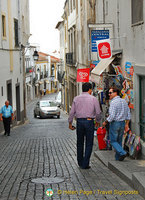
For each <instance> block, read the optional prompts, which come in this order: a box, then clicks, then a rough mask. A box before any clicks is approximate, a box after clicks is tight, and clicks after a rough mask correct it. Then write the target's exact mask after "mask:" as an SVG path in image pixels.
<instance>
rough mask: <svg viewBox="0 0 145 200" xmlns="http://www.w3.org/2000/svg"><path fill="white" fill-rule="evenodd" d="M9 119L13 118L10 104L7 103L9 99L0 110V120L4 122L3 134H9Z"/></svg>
mask: <svg viewBox="0 0 145 200" xmlns="http://www.w3.org/2000/svg"><path fill="white" fill-rule="evenodd" d="M11 119H12V120H13V119H14V114H13V109H12V106H10V105H9V101H6V102H5V105H4V106H3V107H2V108H1V110H0V121H3V124H4V130H5V133H4V135H6V134H7V135H8V136H10V123H11Z"/></svg>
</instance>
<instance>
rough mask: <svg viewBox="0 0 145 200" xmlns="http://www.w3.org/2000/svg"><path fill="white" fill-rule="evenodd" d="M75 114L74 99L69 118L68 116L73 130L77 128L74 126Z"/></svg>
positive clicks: (70, 127)
mask: <svg viewBox="0 0 145 200" xmlns="http://www.w3.org/2000/svg"><path fill="white" fill-rule="evenodd" d="M74 116H75V103H74V101H73V103H72V107H71V111H70V114H69V118H68V122H69V129H71V130H74V129H75V127H73V126H72V122H73V118H74Z"/></svg>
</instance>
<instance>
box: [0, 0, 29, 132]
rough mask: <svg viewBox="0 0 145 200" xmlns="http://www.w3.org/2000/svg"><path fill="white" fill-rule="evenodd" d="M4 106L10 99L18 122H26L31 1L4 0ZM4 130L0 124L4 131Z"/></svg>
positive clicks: (0, 98) (0, 91) (0, 9)
mask: <svg viewBox="0 0 145 200" xmlns="http://www.w3.org/2000/svg"><path fill="white" fill-rule="evenodd" d="M0 17H1V20H0V27H2V29H0V41H1V42H0V61H1V63H0V69H1V73H0V107H2V106H3V105H4V103H5V101H6V100H9V101H10V104H11V105H12V107H13V110H14V114H15V122H13V124H17V122H22V121H24V117H25V114H26V113H25V105H24V104H25V101H24V87H23V85H24V77H23V70H24V46H25V45H26V43H27V41H28V39H29V36H30V32H29V31H30V30H29V1H28V0H13V2H12V1H4V0H0ZM2 129H3V126H2V123H0V130H2Z"/></svg>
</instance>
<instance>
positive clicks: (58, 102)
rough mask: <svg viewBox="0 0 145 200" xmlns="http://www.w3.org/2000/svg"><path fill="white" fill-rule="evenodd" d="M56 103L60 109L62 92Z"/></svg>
mask: <svg viewBox="0 0 145 200" xmlns="http://www.w3.org/2000/svg"><path fill="white" fill-rule="evenodd" d="M55 101H56V103H57V105H58V106H59V107H60V106H61V92H59V93H58V95H57V96H56V98H55Z"/></svg>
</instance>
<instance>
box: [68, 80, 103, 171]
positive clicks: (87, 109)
mask: <svg viewBox="0 0 145 200" xmlns="http://www.w3.org/2000/svg"><path fill="white" fill-rule="evenodd" d="M82 91H83V92H82V93H81V94H80V95H79V96H76V97H75V98H74V99H73V103H72V108H71V111H70V115H69V118H68V122H69V129H71V130H74V129H75V128H74V127H73V126H72V122H73V117H76V118H77V127H76V134H77V161H78V165H79V166H80V167H81V168H82V169H89V168H90V166H89V162H90V157H91V153H92V148H93V141H94V119H95V118H96V122H99V121H100V120H101V110H100V105H99V102H98V100H97V99H96V97H94V96H92V95H91V94H92V84H91V83H84V84H83V85H82ZM84 143H85V151H84Z"/></svg>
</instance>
